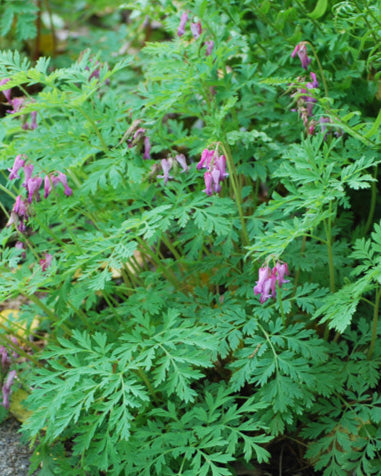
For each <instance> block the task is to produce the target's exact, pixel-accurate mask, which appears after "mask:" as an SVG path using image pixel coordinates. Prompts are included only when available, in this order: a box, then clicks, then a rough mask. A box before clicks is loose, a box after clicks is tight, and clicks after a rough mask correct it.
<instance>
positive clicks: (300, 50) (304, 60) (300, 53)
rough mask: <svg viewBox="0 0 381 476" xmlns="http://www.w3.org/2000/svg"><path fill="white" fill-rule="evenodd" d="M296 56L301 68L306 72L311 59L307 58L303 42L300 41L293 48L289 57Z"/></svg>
mask: <svg viewBox="0 0 381 476" xmlns="http://www.w3.org/2000/svg"><path fill="white" fill-rule="evenodd" d="M296 54H297V55H298V56H299V59H300V62H301V63H302V68H304V69H305V70H307V68H308V65H309V64H310V63H311V58H309V57H308V55H307V46H306V42H305V41H302V42H300V43H298V44H297V45H296V46H295V49H294V51H293V52H292V53H291V57H292V58H295V56H296Z"/></svg>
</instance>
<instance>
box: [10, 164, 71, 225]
mask: <svg viewBox="0 0 381 476" xmlns="http://www.w3.org/2000/svg"><path fill="white" fill-rule="evenodd" d="M25 159H26V157H25V156H23V155H21V154H19V155H17V156H16V158H15V161H14V163H13V167H12V168H11V169H8V170H9V172H10V174H9V179H10V180H14V179H19V178H20V176H19V171H20V169H23V171H24V182H23V184H22V186H23V187H24V188H25V189H26V191H27V193H28V199H27V200H25V199H24V198H23V197H22V196H21V195H18V196H17V197H16V201H15V204H14V205H13V208H12V211H11V216H10V219H9V221H8V223H7V226H10V225H11V224H13V223H14V224H15V225H16V227H17V229H18V230H19V231H21V232H24V231H25V229H26V225H25V224H26V222H27V221H28V218H29V211H28V209H29V205H30V204H31V203H32V201H33V199H34V200H35V201H36V202H38V201H40V199H41V197H40V188H41V185H42V183H43V182H44V190H45V193H44V198H47V197H48V196H49V194H50V192H51V191H52V189H53V188H54V187H56V186H57V184H58V183H61V184H62V185H63V186H64V193H65V195H67V196H69V195H72V193H73V191H72V189H71V188H70V187H69V185H68V183H67V178H66V175H65V174H64V173H62V172H55V173H56V174H58V175H54V174H52V173H51V174H48V175H46V176H45V179H43V178H42V177H40V176H38V175H36V176H34V177H33V176H32V174H33V168H34V167H33V164H31V163H25Z"/></svg>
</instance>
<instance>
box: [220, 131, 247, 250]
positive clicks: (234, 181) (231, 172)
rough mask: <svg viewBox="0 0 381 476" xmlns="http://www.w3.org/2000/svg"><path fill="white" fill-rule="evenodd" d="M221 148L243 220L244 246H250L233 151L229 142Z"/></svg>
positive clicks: (240, 216)
mask: <svg viewBox="0 0 381 476" xmlns="http://www.w3.org/2000/svg"><path fill="white" fill-rule="evenodd" d="M221 147H222V150H223V151H224V153H225V157H226V161H227V164H228V170H229V179H230V183H231V185H232V187H233V191H234V198H235V201H236V204H237V208H238V213H239V218H240V220H241V232H242V242H243V244H244V245H246V246H248V245H249V244H250V240H249V235H248V234H247V229H246V223H245V217H244V214H243V210H242V202H241V194H240V193H239V192H240V191H239V190H238V187H237V171H236V168H235V165H234V161H233V156H232V154H231V150H230V147H229V144H228V142H227V141H226V142H225V144H222V143H221Z"/></svg>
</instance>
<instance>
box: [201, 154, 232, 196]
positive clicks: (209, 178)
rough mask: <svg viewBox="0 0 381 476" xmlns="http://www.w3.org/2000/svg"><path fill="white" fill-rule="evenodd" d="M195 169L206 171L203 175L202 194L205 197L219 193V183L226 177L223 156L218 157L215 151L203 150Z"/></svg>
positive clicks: (224, 158)
mask: <svg viewBox="0 0 381 476" xmlns="http://www.w3.org/2000/svg"><path fill="white" fill-rule="evenodd" d="M197 169H198V170H200V169H207V170H206V172H205V174H204V181H205V190H204V192H205V193H206V194H207V195H209V196H210V195H212V194H213V193H219V192H221V183H222V182H223V181H224V180H225V179H226V177H228V174H227V172H226V157H225V156H224V155H218V153H217V150H209V149H204V150H203V151H202V154H201V160H200V162H199V163H198V164H197Z"/></svg>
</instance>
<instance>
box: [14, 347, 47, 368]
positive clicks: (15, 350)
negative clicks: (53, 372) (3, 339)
mask: <svg viewBox="0 0 381 476" xmlns="http://www.w3.org/2000/svg"><path fill="white" fill-rule="evenodd" d="M6 345H7V346H8V347H9V348H10V349H11V350H12V351H13V352H16V353H17V354H19V355H21V356H22V357H25V358H26V359H28V360H31V361H32V362H33V363H34V364H36V365H37V366H38V367H41V364H40V362H39V361H38V359H37V358H36V357H35V356H34V355H31V354H28V352H26V351H25V350H23V349H21V348H20V347H18V346H17V345H15V344H13V342H10V341H7V343H6Z"/></svg>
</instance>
